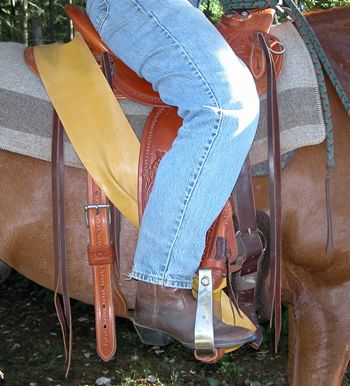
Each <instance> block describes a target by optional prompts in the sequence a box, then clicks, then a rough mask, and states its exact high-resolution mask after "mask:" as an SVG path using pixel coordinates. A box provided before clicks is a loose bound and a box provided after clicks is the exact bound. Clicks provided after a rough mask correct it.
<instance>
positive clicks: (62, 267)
mask: <svg viewBox="0 0 350 386" xmlns="http://www.w3.org/2000/svg"><path fill="white" fill-rule="evenodd" d="M52 220H53V249H54V304H55V308H56V312H57V317H58V321H59V323H60V326H61V330H62V336H63V344H64V349H65V353H66V361H67V368H66V373H65V378H67V376H68V372H69V369H70V365H71V359H72V344H73V331H72V316H71V309H70V302H69V293H68V280H67V264H66V216H65V204H64V129H63V126H62V123H61V121H60V120H59V118H58V115H57V113H56V111H54V117H53V130H52ZM60 280H61V282H62V295H63V309H62V306H61V302H60V299H59V297H58V288H59V284H60ZM67 339H68V341H67Z"/></svg>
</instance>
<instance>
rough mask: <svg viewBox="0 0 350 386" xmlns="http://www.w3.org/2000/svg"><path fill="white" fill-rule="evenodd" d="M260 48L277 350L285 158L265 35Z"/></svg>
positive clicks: (275, 83)
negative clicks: (264, 63) (264, 69)
mask: <svg viewBox="0 0 350 386" xmlns="http://www.w3.org/2000/svg"><path fill="white" fill-rule="evenodd" d="M258 38H259V41H260V44H261V46H262V48H263V50H264V53H265V56H266V61H267V100H268V111H267V125H268V149H269V172H270V217H271V239H270V243H271V248H270V259H271V260H270V266H271V281H270V323H272V318H273V312H274V311H275V350H276V352H277V345H278V341H279V337H280V333H281V324H282V322H281V256H282V220H281V154H280V128H279V117H278V99H277V80H276V73H275V67H274V63H273V60H272V59H271V53H270V50H269V49H268V46H267V44H266V42H265V39H264V37H263V35H262V34H261V33H258Z"/></svg>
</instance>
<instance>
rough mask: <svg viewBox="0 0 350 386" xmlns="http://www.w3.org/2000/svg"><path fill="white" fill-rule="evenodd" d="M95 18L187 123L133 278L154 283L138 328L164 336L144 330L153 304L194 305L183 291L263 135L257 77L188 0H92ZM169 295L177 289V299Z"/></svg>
mask: <svg viewBox="0 0 350 386" xmlns="http://www.w3.org/2000/svg"><path fill="white" fill-rule="evenodd" d="M191 1H192V2H193V1H194V0H191ZM87 10H88V13H89V15H90V18H91V19H92V21H93V23H94V25H95V27H96V29H97V30H98V32H99V33H100V35H101V36H102V39H103V40H104V42H105V43H106V44H107V45H108V46H109V47H110V48H111V49H112V51H113V52H115V54H116V55H117V56H118V57H119V58H120V59H122V60H123V61H124V62H125V63H126V64H127V65H128V66H129V67H131V68H132V69H133V70H134V71H135V72H137V73H138V74H139V75H140V76H142V77H144V78H145V79H147V80H148V81H149V82H151V83H152V85H153V87H154V88H155V89H156V90H157V91H158V92H159V94H160V96H161V98H162V99H163V101H164V102H166V103H168V104H170V105H173V106H177V107H178V108H179V115H180V116H181V117H182V118H183V126H182V127H181V128H180V129H179V132H178V136H177V138H176V140H175V141H174V144H173V146H172V149H171V150H170V151H169V152H168V153H167V154H166V155H165V156H164V158H163V159H162V161H161V163H160V165H159V168H158V172H157V176H156V179H155V184H154V187H153V191H152V194H151V196H150V199H149V202H148V205H147V207H146V209H145V213H144V215H143V220H142V224H141V229H140V233H139V241H138V245H137V251H136V256H135V263H134V268H133V272H132V276H133V277H134V278H136V279H139V280H142V281H144V282H148V283H152V284H151V285H148V284H140V291H138V304H139V305H138V306H137V307H136V310H135V320H139V321H140V323H139V324H140V325H143V326H146V327H147V326H148V327H150V328H158V329H159V327H157V323H155V324H154V322H150V321H149V320H147V322H146V321H144V322H142V321H143V320H145V318H146V317H144V315H145V314H147V313H148V311H149V308H147V307H148V306H147V307H146V306H144V305H145V304H153V303H154V302H157V301H159V299H160V298H162V299H163V298H164V299H163V300H162V302H166V301H167V300H166V299H168V300H169V299H170V298H172V299H175V298H176V299H177V300H176V301H175V303H176V304H172V305H171V307H172V309H174V307H175V308H176V307H177V308H178V309H182V307H183V305H184V304H186V303H188V302H189V300H188V299H187V295H184V293H185V294H186V293H187V292H186V291H185V292H184V291H182V290H180V289H190V288H191V287H192V280H193V277H194V275H195V272H196V271H197V269H198V267H199V263H200V260H201V257H202V253H203V250H204V245H205V235H206V231H207V230H208V228H209V227H210V225H211V224H212V222H213V221H214V220H215V218H216V217H217V215H218V214H219V213H220V211H221V209H222V208H223V206H224V204H225V202H226V201H227V199H228V197H229V195H230V193H231V191H232V189H233V187H234V185H235V183H236V180H237V178H238V174H239V171H240V169H241V166H242V164H243V162H244V160H245V158H246V156H247V153H248V151H249V148H250V146H251V143H252V141H253V138H254V135H255V130H256V127H257V121H258V110H259V101H258V97H257V93H256V89H255V85H254V82H253V79H252V77H251V75H250V73H249V71H248V69H247V68H246V67H245V65H244V64H243V63H242V62H241V61H240V60H239V59H238V58H237V57H236V56H235V55H234V53H233V52H232V50H231V49H230V47H229V46H228V45H227V43H226V42H225V40H224V39H223V38H222V37H221V35H220V34H219V33H218V31H217V30H216V28H215V27H214V26H213V25H212V24H211V23H210V22H209V21H208V20H207V19H206V18H205V17H204V15H203V14H202V13H201V12H200V11H199V10H198V9H196V8H194V7H193V6H192V5H191V4H190V3H189V2H188V1H187V0H162V1H159V0H118V1H115V0H90V1H89V0H88V3H87ZM163 286H165V287H163ZM141 287H142V289H143V290H145V287H147V291H152V293H153V295H152V299H153V300H151V299H150V298H149V297H147V299H144V298H143V297H142V296H141V294H140V293H141ZM167 287H174V288H176V289H177V290H174V291H173V293H172V294H171V296H170V294H167V293H168V292H169V291H170V292H171V291H172V290H171V289H169V288H167ZM160 291H163V292H161V293H164V294H165V295H164V296H163V295H161V293H160ZM152 302H153V303H152ZM180 303H181V304H180ZM140 304H142V305H143V306H140ZM169 307H170V304H169ZM189 307H190V309H191V311H190V310H189V309H187V310H186V313H187V314H191V315H192V314H193V308H194V306H192V305H190V306H189ZM163 316H164V315H163ZM192 316H193V315H192ZM192 316H191V317H192ZM179 317H181V316H179ZM152 318H153V316H152ZM172 320H173V323H175V324H176V323H177V320H174V318H173V319H172ZM167 322H169V323H171V321H167ZM191 328H192V327H191ZM237 329H238V327H237ZM242 330H243V329H242ZM237 331H238V330H237ZM225 333H226V332H225ZM215 334H216V335H217V334H218V333H217V331H215ZM172 335H174V336H175V333H172ZM249 336H250V337H251V336H252V334H248V333H246V335H245V334H243V333H242V331H239V334H238V335H237V339H235V338H234V336H233V333H232V334H231V335H230V337H229V338H228V340H229V341H230V342H227V344H228V345H229V343H230V344H231V343H232V341H233V340H236V341H239V340H242V339H243V340H244V339H249ZM175 337H176V336H175ZM179 340H181V341H182V342H183V343H184V340H183V339H179Z"/></svg>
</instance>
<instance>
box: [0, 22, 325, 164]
mask: <svg viewBox="0 0 350 386" xmlns="http://www.w3.org/2000/svg"><path fill="white" fill-rule="evenodd" d="M271 28H272V29H271V33H272V34H273V35H275V36H276V37H278V38H279V39H280V40H281V41H282V42H283V44H284V45H285V47H286V52H285V64H284V68H283V71H282V75H281V78H280V80H279V82H278V91H279V106H280V121H281V130H282V132H281V152H282V153H286V152H288V151H290V150H293V149H296V148H298V147H301V146H306V145H313V144H318V143H320V142H322V141H323V140H324V138H325V126H324V123H323V117H322V111H321V104H320V97H319V92H318V87H317V81H316V76H315V75H314V70H313V66H312V62H311V59H310V57H309V54H308V52H307V50H306V47H305V45H304V43H303V41H302V39H301V38H300V36H299V34H298V32H297V31H296V30H295V28H294V27H293V25H292V23H290V22H287V23H284V24H281V25H278V26H272V27H271ZM24 48H25V46H24V45H21V44H19V43H0V63H1V65H0V148H1V149H4V150H8V151H11V152H15V153H18V154H22V155H27V156H30V157H35V158H38V159H42V160H45V161H50V160H51V131H52V105H51V103H50V100H49V98H48V96H47V94H46V91H45V89H44V87H43V84H42V82H41V80H40V79H39V78H38V77H37V76H36V75H35V74H34V73H33V72H32V71H31V70H30V69H29V68H28V66H27V65H26V63H25V61H24V58H23V51H24ZM260 100H261V115H260V121H259V127H258V132H257V135H256V138H255V141H254V143H253V146H252V149H251V152H250V157H251V163H252V165H254V164H257V163H259V162H262V161H265V160H267V138H266V132H267V129H266V95H263V96H261V97H260ZM119 103H120V105H121V107H122V109H123V111H124V113H125V114H126V116H127V118H128V120H129V122H130V124H131V126H132V128H133V129H134V131H135V133H136V135H137V137H138V139H139V140H140V139H141V136H142V131H143V127H144V124H145V122H146V120H147V117H148V115H149V113H150V111H151V109H152V108H151V107H149V106H144V105H141V104H137V103H135V102H132V101H130V100H121V101H119ZM65 162H66V164H67V165H69V166H73V167H80V168H81V167H83V165H82V162H81V161H80V159H79V157H78V156H77V155H76V153H75V151H74V149H73V146H72V145H71V144H70V142H69V140H68V138H66V143H65Z"/></svg>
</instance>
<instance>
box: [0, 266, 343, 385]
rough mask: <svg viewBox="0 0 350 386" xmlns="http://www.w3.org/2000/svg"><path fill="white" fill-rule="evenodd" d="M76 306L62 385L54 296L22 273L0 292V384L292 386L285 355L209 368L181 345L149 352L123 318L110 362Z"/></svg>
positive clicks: (258, 355) (249, 355)
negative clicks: (99, 352)
mask: <svg viewBox="0 0 350 386" xmlns="http://www.w3.org/2000/svg"><path fill="white" fill-rule="evenodd" d="M72 306H73V332H74V338H73V339H74V342H73V358H72V366H71V370H70V373H69V377H68V380H65V381H64V380H63V377H64V373H65V364H64V349H63V344H62V338H61V332H60V327H59V325H58V322H57V317H56V313H55V309H54V306H53V303H52V293H51V292H49V291H47V290H44V289H42V288H41V287H39V286H37V285H36V284H34V283H32V282H29V281H27V280H23V279H22V278H21V277H20V276H19V275H18V274H12V275H11V277H10V279H8V280H7V281H6V283H5V284H2V285H0V374H1V372H2V373H3V377H4V379H3V380H1V376H0V385H11V386H15V385H31V386H35V385H38V386H44V385H62V386H63V385H74V386H75V385H76V386H78V385H95V384H106V385H152V384H153V385H210V386H217V385H254V386H258V385H287V379H286V362H287V353H286V350H282V351H281V352H280V353H279V354H278V355H275V354H274V353H273V351H272V350H271V349H269V348H268V347H267V345H266V344H265V346H263V349H262V350H259V351H255V350H253V349H251V348H250V347H249V346H248V347H246V348H242V349H240V350H238V351H236V352H234V353H231V354H226V355H225V356H224V358H222V359H221V360H220V361H219V362H218V363H216V364H214V365H205V364H203V363H201V362H198V361H196V360H195V359H194V357H193V354H192V352H191V351H190V350H186V349H185V348H183V347H182V346H181V345H179V344H172V345H170V346H168V347H166V348H159V347H150V346H144V345H143V344H141V342H140V341H139V339H138V337H137V334H136V332H135V331H134V328H133V326H132V324H131V322H129V321H127V320H124V319H117V334H118V349H117V355H116V357H115V358H114V359H113V360H112V361H110V362H108V363H104V362H103V361H102V360H101V359H99V357H98V355H97V353H96V350H95V331H94V314H93V312H94V311H93V307H91V306H86V305H85V304H82V303H79V302H72ZM96 382H97V383H96ZM344 384H346V383H344Z"/></svg>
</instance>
